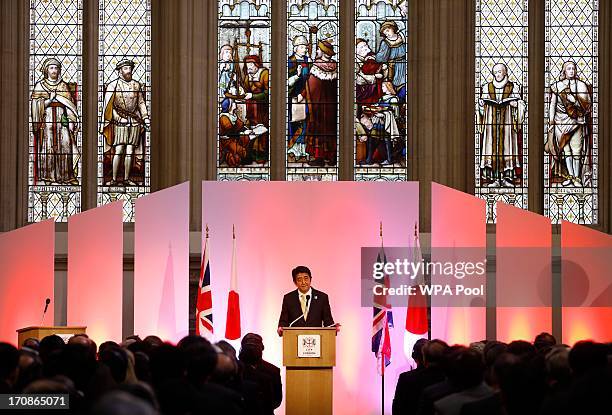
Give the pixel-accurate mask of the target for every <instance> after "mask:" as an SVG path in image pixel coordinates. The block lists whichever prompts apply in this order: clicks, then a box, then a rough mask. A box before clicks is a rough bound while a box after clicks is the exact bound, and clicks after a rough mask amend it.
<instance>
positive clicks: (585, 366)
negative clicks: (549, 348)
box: [569, 340, 608, 376]
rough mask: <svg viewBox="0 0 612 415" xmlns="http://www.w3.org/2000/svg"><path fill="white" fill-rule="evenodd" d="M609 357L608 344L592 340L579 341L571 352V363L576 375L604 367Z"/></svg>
mask: <svg viewBox="0 0 612 415" xmlns="http://www.w3.org/2000/svg"><path fill="white" fill-rule="evenodd" d="M607 359H608V357H607V350H606V346H605V345H604V344H602V343H595V342H594V341H592V340H582V341H579V342H577V343H576V344H574V347H572V349H571V350H570V352H569V364H570V367H571V368H572V371H573V372H574V374H575V375H576V376H580V375H582V374H584V373H585V372H587V371H589V370H592V369H596V368H604V367H605V366H606V363H607V361H608V360H607Z"/></svg>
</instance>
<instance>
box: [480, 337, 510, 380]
mask: <svg viewBox="0 0 612 415" xmlns="http://www.w3.org/2000/svg"><path fill="white" fill-rule="evenodd" d="M507 349H508V345H507V344H506V343H502V342H499V341H490V342H487V344H486V345H485V347H484V349H483V358H484V364H485V381H486V382H487V384H488V385H489V386H491V387H493V388H498V387H499V385H498V384H497V379H496V378H495V376H494V373H493V365H494V363H495V360H497V358H498V357H499V356H500V355H501V354H502V353H505V352H506V350H507Z"/></svg>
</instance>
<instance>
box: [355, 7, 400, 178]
mask: <svg viewBox="0 0 612 415" xmlns="http://www.w3.org/2000/svg"><path fill="white" fill-rule="evenodd" d="M407 8H408V5H407V1H406V0H356V2H355V147H354V148H355V154H354V162H355V165H354V168H355V180H368V181H370V180H379V181H388V180H406V178H407V177H406V176H407V169H406V161H407V157H406V147H407V146H406V144H407V136H406V121H407V117H406V115H407V114H406V112H407V105H406V102H407V99H406V76H407V68H408V59H407V57H408V55H407V45H408V43H407V34H408V33H407V32H408V31H407V22H408V21H407Z"/></svg>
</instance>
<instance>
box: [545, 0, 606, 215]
mask: <svg viewBox="0 0 612 415" xmlns="http://www.w3.org/2000/svg"><path fill="white" fill-rule="evenodd" d="M545 7H546V9H545V13H546V16H545V21H546V32H545V33H546V35H545V36H546V38H545V41H546V45H545V46H546V47H545V51H546V52H545V53H546V56H545V65H546V74H545V87H546V89H545V95H544V97H545V98H544V100H545V109H544V116H545V122H544V125H545V126H546V131H545V137H544V142H545V147H544V151H545V153H544V214H545V215H547V216H549V217H550V218H551V219H552V221H553V223H560V222H561V221H562V220H567V221H570V222H574V223H582V224H597V223H598V197H597V191H598V185H597V182H598V177H597V176H598V149H599V143H598V141H599V134H598V106H599V102H598V95H599V93H598V82H597V78H598V71H597V58H598V27H597V22H598V1H597V0H571V1H570V0H560V1H559V0H552V1H551V0H546V3H545Z"/></svg>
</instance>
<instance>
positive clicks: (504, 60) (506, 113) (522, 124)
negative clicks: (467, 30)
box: [475, 0, 529, 223]
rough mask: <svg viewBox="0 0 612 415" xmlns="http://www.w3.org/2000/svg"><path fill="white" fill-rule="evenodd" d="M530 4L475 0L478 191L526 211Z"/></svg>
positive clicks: (491, 212) (491, 202)
mask: <svg viewBox="0 0 612 415" xmlns="http://www.w3.org/2000/svg"><path fill="white" fill-rule="evenodd" d="M527 22H528V2H527V0H476V91H475V106H476V116H475V123H476V125H475V127H476V128H475V130H476V136H475V150H476V151H475V179H476V180H475V184H476V186H475V190H476V195H477V196H479V197H481V198H483V199H485V200H486V202H487V222H489V223H493V222H495V218H496V213H495V212H496V202H498V201H501V202H504V203H507V204H510V205H514V206H517V207H521V208H527V206H528V205H527V194H528V191H527V190H528V184H529V183H528V177H527V175H528V168H527V166H528V163H527V162H528V136H527V133H528V129H527V125H528V113H527V106H528V96H527V88H528V83H527V80H528V71H527V63H528V62H527V61H528V49H527V41H528V30H527Z"/></svg>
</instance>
